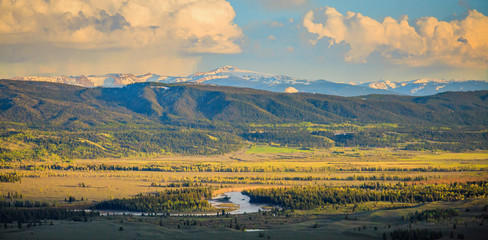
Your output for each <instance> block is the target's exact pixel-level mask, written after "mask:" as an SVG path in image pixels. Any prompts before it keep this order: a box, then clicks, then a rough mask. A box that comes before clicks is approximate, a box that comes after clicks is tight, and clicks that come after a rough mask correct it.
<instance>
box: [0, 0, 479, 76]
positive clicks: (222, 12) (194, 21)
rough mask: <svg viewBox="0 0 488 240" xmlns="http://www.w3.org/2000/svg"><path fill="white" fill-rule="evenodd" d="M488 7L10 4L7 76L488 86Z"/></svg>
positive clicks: (0, 38)
mask: <svg viewBox="0 0 488 240" xmlns="http://www.w3.org/2000/svg"><path fill="white" fill-rule="evenodd" d="M487 16H488V1H486V0H471V1H468V0H461V1H459V0H428V1H426V0H424V1H419V0H412V1H398V0H336V1H332V0H330V1H326V0H322V1H321V0H175V1H171V2H170V1H160V0H152V1H143V0H129V1H122V0H121V1H103V0H87V1H82V0H72V1H63V0H52V1H47V2H46V1H43V0H32V1H28V0H17V1H16V2H12V1H9V0H0V77H3V78H9V77H14V76H25V75H89V74H106V73H113V72H119V73H134V74H143V73H147V72H151V73H157V74H161V75H188V74H191V73H193V72H195V71H208V70H210V69H213V68H217V67H219V66H222V65H233V66H236V67H239V68H243V69H249V70H254V71H259V72H268V73H276V74H283V75H288V76H293V77H298V78H307V79H326V80H330V81H334V82H355V83H359V82H370V81H377V80H380V79H383V80H391V81H405V80H413V79H418V78H441V79H476V80H488V33H487V32H488V17H487Z"/></svg>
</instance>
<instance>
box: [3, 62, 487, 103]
mask: <svg viewBox="0 0 488 240" xmlns="http://www.w3.org/2000/svg"><path fill="white" fill-rule="evenodd" d="M11 80H24V81H43V82H52V83H64V84H70V85H75V86H81V87H122V86H125V85H128V84H132V83H142V82H160V83H196V84H210V85H219V86H231V87H244V88H254V89H259V90H266V91H272V92H288V93H295V92H308V93H320V94H328V95H338V96H345V97H349V96H362V95H369V94H397V95H410V96H427V95H433V94H436V93H442V92H446V91H476V90H488V82H486V81H475V80H440V79H416V80H412V81H405V82H391V81H388V80H381V81H377V82H370V83H363V84H359V85H356V84H346V83H335V82H331V81H327V80H307V79H300V78H294V77H288V76H283V75H276V74H267V73H259V72H254V71H249V70H243V69H240V68H237V67H233V66H223V67H220V68H217V69H214V70H212V71H209V72H197V73H195V74H192V75H189V76H186V77H175V76H162V75H157V74H151V73H148V74H144V75H134V74H106V75H86V76H85V75H81V76H51V77H42V76H29V77H14V78H11Z"/></svg>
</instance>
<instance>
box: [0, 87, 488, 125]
mask: <svg viewBox="0 0 488 240" xmlns="http://www.w3.org/2000/svg"><path fill="white" fill-rule="evenodd" d="M0 110H1V111H0V120H2V121H9V122H24V123H39V124H48V125H65V126H70V127H72V128H74V129H76V128H85V127H89V126H97V125H104V124H113V123H117V122H134V123H138V124H139V123H140V124H145V123H148V122H155V123H158V124H166V123H168V124H182V123H191V124H210V123H216V122H223V123H229V124H240V123H287V122H312V123H331V122H336V123H341V122H358V123H365V124H366V123H398V124H407V125H408V124H424V125H436V124H437V125H438V124H441V125H459V124H460V125H482V126H486V125H488V123H487V121H488V120H487V119H488V91H475V92H446V93H441V94H437V95H432V96H425V97H412V96H398V95H367V96H362V97H341V96H333V95H323V94H313V93H293V94H289V93H276V92H268V91H264V90H255V89H250V88H235V87H227V86H213V85H208V84H190V83H180V84H162V83H135V84H131V85H127V86H125V87H122V88H82V87H77V86H71V85H66V84H56V83H43V82H28V81H21V82H19V81H13V80H0Z"/></svg>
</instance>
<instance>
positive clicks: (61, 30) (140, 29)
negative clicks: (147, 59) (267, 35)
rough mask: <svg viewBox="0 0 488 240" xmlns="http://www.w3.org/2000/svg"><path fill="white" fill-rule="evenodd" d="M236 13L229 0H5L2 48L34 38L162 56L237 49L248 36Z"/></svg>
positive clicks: (0, 5)
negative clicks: (244, 33)
mask: <svg viewBox="0 0 488 240" xmlns="http://www.w3.org/2000/svg"><path fill="white" fill-rule="evenodd" d="M234 18H235V12H234V9H233V8H232V6H231V5H230V4H229V2H227V1H226V0H172V1H159V0H70V1H65V0H50V1H45V0H16V1H11V0H0V51H2V52H5V51H8V49H7V48H11V46H13V45H19V44H23V45H28V44H31V45H36V46H38V45H44V46H45V47H46V48H52V49H57V51H61V50H60V49H84V50H104V49H121V51H122V50H123V51H124V53H125V54H126V55H125V56H127V57H130V56H131V52H130V51H131V50H132V51H137V52H138V53H142V52H150V53H160V54H162V55H166V56H161V58H162V59H168V58H173V57H180V59H184V58H188V57H189V56H190V57H191V56H193V57H196V58H198V56H199V55H201V54H203V53H214V54H232V53H239V52H241V49H240V47H239V45H238V44H237V42H238V41H239V39H241V38H242V37H243V35H242V31H241V29H240V28H239V26H237V25H236V24H235V23H234V22H233V20H234ZM148 49H151V50H149V51H148ZM54 52H56V50H53V54H55V53H54ZM92 53H93V54H95V55H96V53H94V52H93V51H92ZM136 55H137V54H136ZM139 55H140V54H139ZM185 55H186V56H185ZM25 57H26V58H28V57H29V56H28V54H27V55H26V56H25ZM152 57H156V56H152ZM114 60H115V59H114ZM132 60H134V59H132ZM162 62H168V61H167V60H162ZM176 62H178V60H176ZM190 62H198V61H189V63H190ZM191 67H192V68H193V67H194V66H191ZM51 69H54V68H51Z"/></svg>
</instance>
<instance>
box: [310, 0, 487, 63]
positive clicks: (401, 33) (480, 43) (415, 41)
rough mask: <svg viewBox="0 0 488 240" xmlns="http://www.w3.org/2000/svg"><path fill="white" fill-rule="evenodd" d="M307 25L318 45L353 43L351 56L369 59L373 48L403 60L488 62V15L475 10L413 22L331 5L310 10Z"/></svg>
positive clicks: (350, 58) (356, 59) (394, 59)
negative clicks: (378, 17)
mask: <svg viewBox="0 0 488 240" xmlns="http://www.w3.org/2000/svg"><path fill="white" fill-rule="evenodd" d="M303 26H304V27H305V28H306V30H307V31H308V32H310V33H313V34H315V35H317V38H315V39H312V40H311V42H312V44H315V43H316V42H317V41H318V40H320V39H322V38H326V39H328V41H329V46H331V45H335V44H345V45H347V46H348V47H349V50H348V52H347V53H346V55H345V60H346V61H349V62H365V61H366V60H367V58H368V57H369V56H370V55H371V54H372V53H373V52H378V53H380V54H381V55H382V56H383V57H385V58H387V59H389V60H391V61H392V62H393V63H397V64H407V65H410V66H429V65H435V64H440V65H449V66H463V67H481V68H486V67H488V34H486V29H488V17H486V16H484V15H483V14H482V13H480V12H477V11H476V10H470V11H469V13H468V15H467V16H466V18H464V19H462V20H453V21H450V22H445V21H439V20H437V19H436V18H434V17H422V18H420V19H417V20H416V21H415V24H414V25H413V26H412V25H410V24H409V21H408V17H407V16H403V17H402V18H400V19H398V20H396V19H393V18H391V17H386V18H384V19H383V20H382V21H377V20H375V19H372V18H370V17H367V16H363V15H362V14H361V13H354V12H347V13H346V14H345V15H344V14H342V13H340V12H338V11H337V10H336V9H334V8H331V7H325V8H321V9H316V10H314V11H309V12H308V13H307V14H306V15H305V17H304V20H303Z"/></svg>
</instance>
